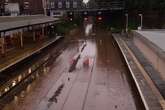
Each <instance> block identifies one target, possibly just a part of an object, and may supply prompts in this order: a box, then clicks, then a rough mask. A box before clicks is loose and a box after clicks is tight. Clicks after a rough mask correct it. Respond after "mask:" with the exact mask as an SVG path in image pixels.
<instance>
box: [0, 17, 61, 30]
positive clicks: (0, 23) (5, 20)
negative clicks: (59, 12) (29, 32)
mask: <svg viewBox="0 0 165 110" xmlns="http://www.w3.org/2000/svg"><path fill="white" fill-rule="evenodd" d="M58 21H59V18H53V17H48V16H42V15H40V16H19V17H0V32H1V33H2V32H6V31H12V30H13V31H14V30H17V29H21V28H25V27H29V26H33V25H39V24H46V23H55V22H58Z"/></svg>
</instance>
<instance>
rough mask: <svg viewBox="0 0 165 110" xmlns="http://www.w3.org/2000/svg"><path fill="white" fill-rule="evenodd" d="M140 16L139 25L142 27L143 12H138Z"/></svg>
mask: <svg viewBox="0 0 165 110" xmlns="http://www.w3.org/2000/svg"><path fill="white" fill-rule="evenodd" d="M139 16H140V27H141V29H143V14H139Z"/></svg>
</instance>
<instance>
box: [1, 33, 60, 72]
mask: <svg viewBox="0 0 165 110" xmlns="http://www.w3.org/2000/svg"><path fill="white" fill-rule="evenodd" d="M61 38H62V37H60V36H58V37H56V38H51V39H45V40H43V41H42V42H40V43H37V44H34V43H31V44H27V45H25V46H24V48H22V49H13V50H12V51H9V52H7V53H6V55H5V57H3V58H2V57H1V59H0V72H2V71H4V70H6V69H8V68H10V67H11V66H13V65H15V64H17V63H18V62H20V61H22V60H24V59H26V58H28V57H30V56H32V55H34V54H36V53H37V52H40V51H41V50H42V49H44V48H46V47H47V46H49V45H51V44H53V43H55V42H56V41H58V40H59V39H61Z"/></svg>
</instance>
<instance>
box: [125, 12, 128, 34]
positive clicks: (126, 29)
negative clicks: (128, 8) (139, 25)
mask: <svg viewBox="0 0 165 110" xmlns="http://www.w3.org/2000/svg"><path fill="white" fill-rule="evenodd" d="M125 17H126V28H125V31H126V32H128V13H126V14H125Z"/></svg>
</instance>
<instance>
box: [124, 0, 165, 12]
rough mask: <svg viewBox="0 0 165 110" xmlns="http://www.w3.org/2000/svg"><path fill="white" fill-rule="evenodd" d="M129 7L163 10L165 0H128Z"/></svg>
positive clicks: (127, 5)
mask: <svg viewBox="0 0 165 110" xmlns="http://www.w3.org/2000/svg"><path fill="white" fill-rule="evenodd" d="M125 2H126V8H127V9H136V10H144V9H146V10H155V9H157V10H161V9H165V0H126V1H125Z"/></svg>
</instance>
